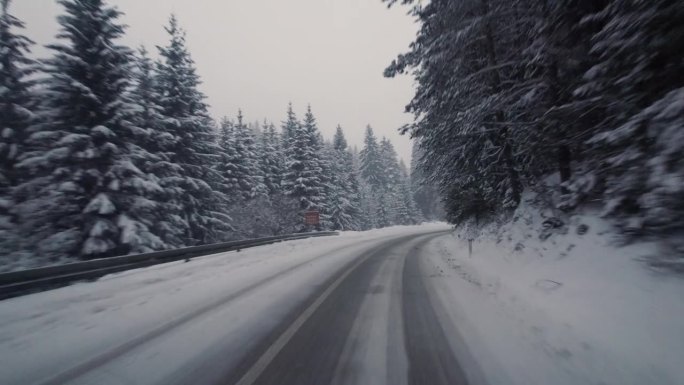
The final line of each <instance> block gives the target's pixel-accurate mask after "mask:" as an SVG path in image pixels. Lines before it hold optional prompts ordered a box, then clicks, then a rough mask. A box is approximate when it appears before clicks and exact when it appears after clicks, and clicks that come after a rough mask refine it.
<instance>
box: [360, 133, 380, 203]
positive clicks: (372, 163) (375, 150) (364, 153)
mask: <svg viewBox="0 0 684 385" xmlns="http://www.w3.org/2000/svg"><path fill="white" fill-rule="evenodd" d="M360 160H361V164H360V167H361V176H362V177H363V178H364V179H365V180H366V181H367V182H368V184H369V185H370V187H371V188H372V189H373V191H380V190H382V189H383V186H384V185H385V173H384V170H383V169H382V159H381V155H380V145H379V144H378V140H377V138H376V137H375V134H374V133H373V128H372V127H371V126H368V127H366V136H365V138H364V147H363V149H362V150H361V154H360Z"/></svg>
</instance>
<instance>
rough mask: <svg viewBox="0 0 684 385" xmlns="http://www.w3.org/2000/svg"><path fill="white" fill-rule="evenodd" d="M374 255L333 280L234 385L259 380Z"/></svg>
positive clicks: (243, 384)
mask: <svg viewBox="0 0 684 385" xmlns="http://www.w3.org/2000/svg"><path fill="white" fill-rule="evenodd" d="M374 254H375V253H369V254H368V255H367V256H366V257H364V258H361V259H359V260H358V261H357V262H356V263H354V264H353V265H352V266H351V267H350V268H349V269H347V271H345V272H344V274H342V275H341V276H340V277H339V278H337V279H336V280H335V282H333V283H332V284H331V285H330V286H328V288H327V289H325V291H324V292H323V294H321V295H320V296H319V297H318V298H317V299H316V301H314V303H312V304H311V305H310V306H309V307H308V308H307V309H306V310H304V312H302V314H301V315H300V316H299V317H297V319H296V320H295V321H294V322H293V323H292V324H291V325H290V326H289V327H288V328H287V330H285V332H283V334H281V335H280V337H278V339H277V340H276V341H275V342H274V343H273V345H271V346H270V347H269V348H268V349H267V350H266V351H265V352H264V354H263V355H262V356H261V358H259V359H258V360H257V362H255V363H254V365H252V367H251V368H250V369H249V370H248V371H247V373H245V375H244V376H242V378H241V379H240V381H238V382H237V383H236V384H235V385H252V384H254V382H255V381H256V380H257V379H258V378H259V376H260V375H261V374H262V373H263V372H264V370H266V367H267V366H268V365H269V364H270V363H271V362H272V361H273V359H274V358H275V357H276V356H277V355H278V353H280V351H281V350H282V349H283V348H284V347H285V345H287V343H288V342H290V339H292V336H294V334H295V333H296V332H297V331H298V330H299V328H300V327H302V325H303V324H304V322H306V321H307V320H308V319H309V318H310V317H311V315H312V314H313V313H314V312H315V311H316V310H317V309H318V308H319V307H320V306H321V304H322V303H323V302H324V301H325V300H326V299H327V298H328V297H329V296H330V294H331V293H332V292H333V291H334V290H335V289H337V287H338V286H340V284H342V282H343V281H344V280H345V279H346V278H347V277H348V276H349V274H351V273H352V272H353V271H354V270H355V269H356V268H357V267H359V265H361V264H362V263H364V262H365V261H367V260H368V259H369V258H370V257H372V256H373V255H374Z"/></svg>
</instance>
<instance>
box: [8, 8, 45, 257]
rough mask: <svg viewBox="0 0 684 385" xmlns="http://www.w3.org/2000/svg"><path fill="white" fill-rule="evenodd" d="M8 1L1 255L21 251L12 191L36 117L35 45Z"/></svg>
mask: <svg viewBox="0 0 684 385" xmlns="http://www.w3.org/2000/svg"><path fill="white" fill-rule="evenodd" d="M9 5H10V1H9V0H1V1H0V7H1V8H0V12H1V13H0V255H4V256H7V255H9V254H10V253H11V252H14V251H17V250H18V249H19V248H20V239H21V237H20V236H19V234H17V231H16V230H17V229H16V225H17V218H16V215H15V213H13V212H12V210H13V208H14V205H15V198H20V197H15V196H13V195H14V194H13V188H14V187H15V186H17V185H18V184H19V183H20V181H21V180H22V179H23V178H22V174H21V173H20V172H18V171H17V170H16V167H15V165H16V163H17V162H18V160H19V159H20V158H21V156H22V154H23V153H24V151H25V140H26V137H27V136H28V129H29V126H30V124H31V122H32V118H33V114H34V113H33V109H34V104H35V102H34V98H33V95H32V94H31V92H30V91H29V88H30V86H31V82H30V81H29V77H30V76H31V75H32V74H33V73H34V72H35V70H36V66H35V63H34V62H33V61H32V60H31V59H29V58H28V57H27V54H29V52H30V48H31V46H32V45H33V42H32V41H31V40H30V39H28V38H27V37H25V36H23V35H21V34H19V31H20V30H21V29H23V28H24V23H23V22H22V21H20V20H19V19H17V18H15V17H14V16H12V15H11V14H10V13H9Z"/></svg>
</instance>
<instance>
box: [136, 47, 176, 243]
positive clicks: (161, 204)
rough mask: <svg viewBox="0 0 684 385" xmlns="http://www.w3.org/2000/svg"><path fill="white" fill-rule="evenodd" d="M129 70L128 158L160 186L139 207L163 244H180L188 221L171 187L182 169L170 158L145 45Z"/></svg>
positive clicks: (169, 143) (169, 140) (169, 144)
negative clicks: (182, 214) (180, 214)
mask: <svg viewBox="0 0 684 385" xmlns="http://www.w3.org/2000/svg"><path fill="white" fill-rule="evenodd" d="M132 74H133V84H132V87H131V89H130V91H129V92H128V95H127V97H128V100H129V101H130V103H131V105H133V106H134V110H132V111H130V112H129V115H130V116H129V117H128V120H129V122H130V124H129V127H130V128H131V130H132V134H133V137H134V139H135V146H133V145H132V148H133V150H134V151H132V153H131V159H132V161H133V163H134V164H135V165H136V167H138V168H139V169H140V170H141V171H142V172H143V173H144V174H145V175H146V178H147V179H149V180H150V181H151V182H152V183H155V184H158V185H159V186H160V187H161V188H160V189H155V190H154V191H151V194H150V195H149V196H148V197H147V199H149V200H150V201H151V202H150V204H148V205H147V207H146V208H140V210H141V212H142V213H145V214H146V215H145V222H146V224H147V225H148V226H149V228H150V229H151V230H152V231H153V232H154V233H155V234H156V235H158V236H159V237H160V238H161V239H162V240H163V241H164V243H165V244H166V245H165V247H181V246H182V245H183V240H182V239H183V229H185V228H186V227H187V225H186V224H185V223H184V220H183V218H182V217H181V216H179V215H178V214H177V213H179V212H180V207H178V206H177V201H178V200H177V199H173V198H174V197H178V195H179V194H180V193H181V191H179V190H174V189H173V188H170V187H172V186H174V181H176V180H178V179H179V178H180V176H181V174H182V169H181V168H180V166H178V165H177V164H175V163H173V162H171V161H170V159H171V156H172V154H171V153H170V151H171V149H172V147H173V145H174V136H173V135H171V134H170V133H168V132H166V131H165V130H164V116H163V115H162V111H163V110H162V107H161V106H160V104H159V103H160V95H159V94H158V93H157V90H158V87H157V82H156V75H155V72H154V63H153V62H152V60H151V59H150V57H149V56H148V52H147V50H146V49H145V48H144V47H142V48H140V50H139V52H138V55H137V57H136V58H135V67H134V70H133V72H132ZM174 205H176V206H174Z"/></svg>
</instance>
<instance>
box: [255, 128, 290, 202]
mask: <svg viewBox="0 0 684 385" xmlns="http://www.w3.org/2000/svg"><path fill="white" fill-rule="evenodd" d="M260 154H261V161H260V166H261V169H262V174H263V176H264V185H265V186H266V190H267V193H268V195H269V196H273V195H276V194H279V193H281V192H282V187H281V183H282V178H283V173H284V167H285V160H284V158H283V153H282V146H281V143H280V137H279V135H278V133H277V132H276V128H275V126H274V125H273V124H272V123H268V122H266V121H264V124H263V127H262V135H261V151H260Z"/></svg>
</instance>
